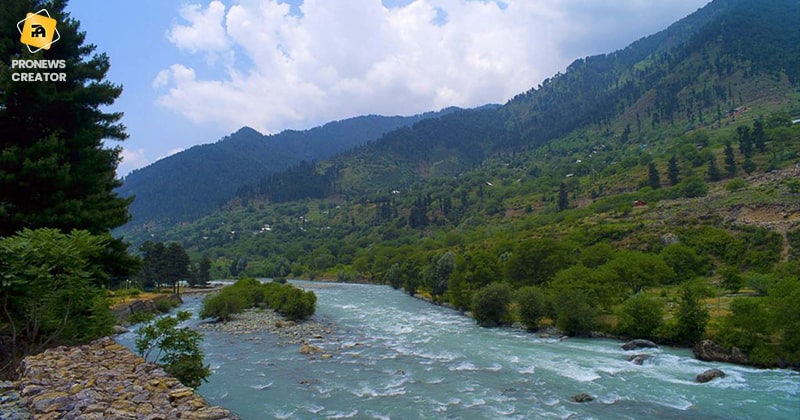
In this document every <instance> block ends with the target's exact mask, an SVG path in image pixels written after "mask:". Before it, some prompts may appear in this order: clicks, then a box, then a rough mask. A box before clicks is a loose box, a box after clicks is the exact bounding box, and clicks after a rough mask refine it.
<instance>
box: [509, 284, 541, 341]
mask: <svg viewBox="0 0 800 420" xmlns="http://www.w3.org/2000/svg"><path fill="white" fill-rule="evenodd" d="M516 302H517V305H519V317H520V322H522V324H523V325H525V328H527V329H528V331H533V330H536V329H537V328H538V327H539V321H540V320H541V319H542V318H544V317H545V316H547V309H548V304H547V295H545V293H544V291H542V289H540V288H538V287H536V286H528V287H523V288H521V289H519V290H517V293H516Z"/></svg>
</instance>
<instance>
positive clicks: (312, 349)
mask: <svg viewBox="0 0 800 420" xmlns="http://www.w3.org/2000/svg"><path fill="white" fill-rule="evenodd" d="M313 353H322V349H321V348H319V347H317V346H312V345H311V344H303V345H302V346H300V354H313Z"/></svg>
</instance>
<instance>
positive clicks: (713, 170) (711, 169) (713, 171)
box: [708, 156, 722, 182]
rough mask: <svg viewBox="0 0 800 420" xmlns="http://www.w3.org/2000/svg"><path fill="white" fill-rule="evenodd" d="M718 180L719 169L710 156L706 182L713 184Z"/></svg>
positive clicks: (719, 177) (713, 157) (714, 158)
mask: <svg viewBox="0 0 800 420" xmlns="http://www.w3.org/2000/svg"><path fill="white" fill-rule="evenodd" d="M720 179H722V174H720V173H719V167H717V158H716V157H715V156H711V158H710V159H709V160H708V180H709V181H712V182H713V181H719V180H720Z"/></svg>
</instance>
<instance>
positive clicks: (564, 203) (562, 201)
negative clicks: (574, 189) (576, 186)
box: [557, 182, 569, 211]
mask: <svg viewBox="0 0 800 420" xmlns="http://www.w3.org/2000/svg"><path fill="white" fill-rule="evenodd" d="M557 208H558V211H562V210H566V209H568V208H569V194H568V193H567V184H565V183H563V182H562V183H561V185H559V186H558V203H557Z"/></svg>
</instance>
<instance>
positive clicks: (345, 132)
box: [116, 108, 457, 234]
mask: <svg viewBox="0 0 800 420" xmlns="http://www.w3.org/2000/svg"><path fill="white" fill-rule="evenodd" d="M456 109H457V108H446V109H443V110H441V111H439V112H427V113H424V114H419V115H413V116H409V117H399V116H397V117H384V116H379V115H367V116H361V117H355V118H349V119H346V120H342V121H334V122H330V123H327V124H325V125H322V126H319V127H315V128H312V129H309V130H303V131H296V130H286V131H283V132H281V133H278V134H275V135H262V134H261V133H259V132H257V131H255V130H253V129H252V128H249V127H243V128H241V129H239V130H238V131H236V132H235V133H233V134H231V135H230V136H227V137H225V138H222V139H220V140H219V141H217V142H216V143H212V144H204V145H200V146H195V147H192V148H190V149H188V150H184V151H182V152H179V153H176V154H174V155H172V156H169V157H167V158H164V159H162V160H159V161H158V162H155V163H153V164H151V165H149V166H147V167H145V168H142V169H137V170H134V171H133V172H131V173H130V174H128V175H127V176H126V177H125V179H124V182H123V184H122V185H121V186H120V187H119V188H117V190H116V191H117V192H118V193H119V194H120V195H121V196H123V197H135V198H136V200H134V201H133V203H132V204H131V207H130V211H131V214H132V220H131V222H129V223H128V224H127V225H125V226H123V227H121V228H120V229H118V230H117V232H118V233H120V234H124V233H125V232H126V231H128V230H130V229H133V228H137V227H146V228H149V227H153V226H156V227H158V226H171V225H174V224H177V223H181V222H187V221H192V220H195V219H197V218H198V217H200V216H204V215H206V214H208V213H210V212H212V211H214V210H215V209H217V208H219V206H220V204H222V203H224V202H226V201H228V200H229V199H230V198H231V197H233V196H234V193H236V191H237V190H238V189H240V188H242V189H245V190H246V189H248V188H249V185H250V184H252V183H253V181H254V180H258V179H260V178H264V177H268V176H270V175H271V174H274V173H278V172H281V171H283V170H285V169H287V168H289V167H291V166H293V165H295V164H300V163H301V162H303V161H313V160H319V159H325V158H329V157H331V156H333V155H335V154H336V153H339V152H343V151H345V150H348V149H350V148H352V147H356V146H359V145H361V144H363V143H366V142H368V141H371V140H374V139H376V138H378V137H380V136H381V135H382V134H383V133H386V132H389V131H392V130H394V129H396V128H399V127H404V126H408V125H410V124H413V123H416V122H418V121H421V120H424V119H427V118H436V117H438V116H440V115H446V114H448V113H450V112H454V111H455V110H456Z"/></svg>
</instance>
